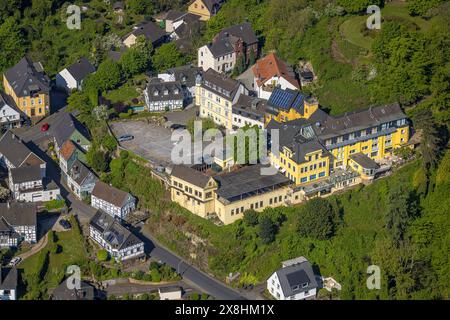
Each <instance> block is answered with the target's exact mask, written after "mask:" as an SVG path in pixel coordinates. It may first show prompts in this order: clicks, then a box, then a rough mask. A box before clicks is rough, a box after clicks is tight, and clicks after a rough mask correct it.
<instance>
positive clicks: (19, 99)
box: [3, 57, 50, 119]
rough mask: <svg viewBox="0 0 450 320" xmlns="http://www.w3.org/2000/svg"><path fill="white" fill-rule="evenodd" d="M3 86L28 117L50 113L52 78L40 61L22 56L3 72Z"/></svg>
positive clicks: (38, 116) (37, 116)
mask: <svg viewBox="0 0 450 320" xmlns="http://www.w3.org/2000/svg"><path fill="white" fill-rule="evenodd" d="M3 87H4V89H5V93H6V94H8V95H9V96H11V98H12V99H13V100H14V102H15V103H16V106H17V107H18V108H19V109H20V110H21V111H22V112H24V113H25V114H26V115H27V116H28V117H30V118H32V119H33V118H40V117H44V116H46V115H48V114H49V113H50V79H49V78H48V77H47V75H45V73H44V69H43V67H42V65H41V64H40V63H39V62H36V63H33V62H32V61H30V60H29V59H28V58H26V57H24V58H22V59H21V60H20V61H19V62H18V63H17V64H16V65H15V66H14V67H12V68H11V69H9V70H7V71H6V72H5V73H4V74H3Z"/></svg>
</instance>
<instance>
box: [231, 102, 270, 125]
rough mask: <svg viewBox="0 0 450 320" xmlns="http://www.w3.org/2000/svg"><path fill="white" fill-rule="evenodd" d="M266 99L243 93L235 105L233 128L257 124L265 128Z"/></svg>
mask: <svg viewBox="0 0 450 320" xmlns="http://www.w3.org/2000/svg"><path fill="white" fill-rule="evenodd" d="M266 103H267V101H266V100H263V99H259V98H252V97H250V96H246V95H241V96H240V97H239V100H238V101H237V102H236V103H235V104H234V105H233V129H236V128H242V127H245V126H250V127H253V126H257V127H258V128H260V129H264V116H265V110H266Z"/></svg>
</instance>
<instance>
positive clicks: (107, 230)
mask: <svg viewBox="0 0 450 320" xmlns="http://www.w3.org/2000/svg"><path fill="white" fill-rule="evenodd" d="M89 236H90V238H91V239H92V240H94V241H95V242H96V243H97V244H99V245H100V246H101V247H102V248H104V249H105V250H106V251H108V252H109V254H110V255H111V257H113V258H114V259H116V260H117V261H125V260H129V259H133V258H138V257H141V256H143V255H145V252H144V243H143V242H142V241H141V240H139V239H138V238H137V237H136V236H135V235H134V234H133V233H131V232H130V231H129V230H128V229H127V228H125V227H124V226H123V225H121V224H120V222H119V220H118V219H116V218H114V217H112V216H110V215H109V214H107V213H105V212H102V211H101V210H99V211H98V212H97V213H96V214H95V215H94V217H93V218H92V220H91V222H90V224H89Z"/></svg>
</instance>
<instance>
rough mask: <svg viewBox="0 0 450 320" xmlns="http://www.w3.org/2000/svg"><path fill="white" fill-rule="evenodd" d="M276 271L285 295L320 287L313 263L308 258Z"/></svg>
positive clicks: (288, 295)
mask: <svg viewBox="0 0 450 320" xmlns="http://www.w3.org/2000/svg"><path fill="white" fill-rule="evenodd" d="M276 273H277V276H278V279H279V281H280V286H281V290H283V294H284V296H285V297H290V296H292V295H295V294H297V293H300V292H304V291H307V290H311V289H314V288H317V287H318V285H317V281H316V277H315V276H314V272H313V270H312V267H311V264H310V263H309V261H307V260H306V261H303V262H301V263H298V264H293V265H289V266H286V267H284V268H282V269H280V270H278V271H276ZM303 286H305V287H303Z"/></svg>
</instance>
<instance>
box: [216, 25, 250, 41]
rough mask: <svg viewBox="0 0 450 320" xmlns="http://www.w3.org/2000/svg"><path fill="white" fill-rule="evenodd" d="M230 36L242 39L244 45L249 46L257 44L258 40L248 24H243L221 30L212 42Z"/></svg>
mask: <svg viewBox="0 0 450 320" xmlns="http://www.w3.org/2000/svg"><path fill="white" fill-rule="evenodd" d="M230 35H231V36H234V37H236V38H240V39H242V41H244V43H245V44H246V45H251V44H254V43H257V42H258V38H257V37H256V35H255V32H254V31H253V28H252V25H251V23H250V22H244V23H241V24H237V25H234V26H231V27H229V28H225V29H222V30H221V31H220V32H219V33H218V34H217V35H216V36H215V37H214V40H213V42H214V41H218V40H221V39H225V38H227V37H228V36H230Z"/></svg>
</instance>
